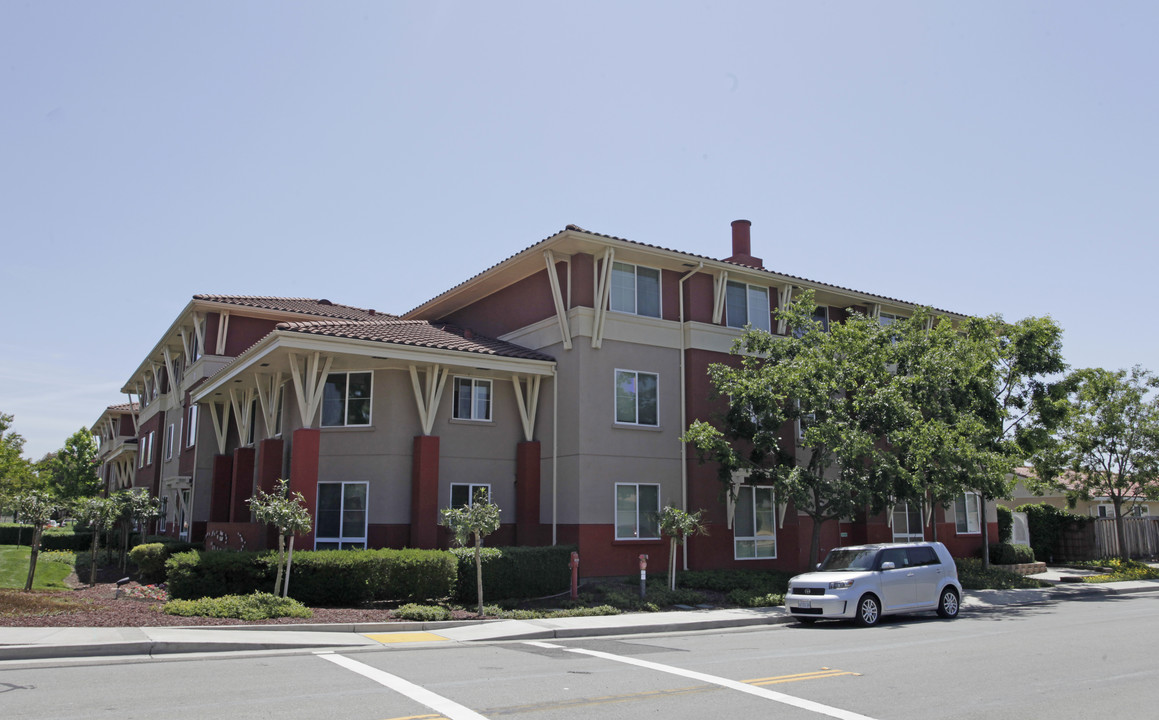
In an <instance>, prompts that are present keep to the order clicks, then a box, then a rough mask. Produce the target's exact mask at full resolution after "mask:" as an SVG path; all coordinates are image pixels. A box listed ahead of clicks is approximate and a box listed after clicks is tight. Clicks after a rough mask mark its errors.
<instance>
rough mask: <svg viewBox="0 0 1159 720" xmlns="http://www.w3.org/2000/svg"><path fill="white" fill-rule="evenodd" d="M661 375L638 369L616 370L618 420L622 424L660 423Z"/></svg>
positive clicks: (653, 424)
mask: <svg viewBox="0 0 1159 720" xmlns="http://www.w3.org/2000/svg"><path fill="white" fill-rule="evenodd" d="M659 392H660V376H659V375H657V374H656V373H649V372H639V371H636V370H616V422H617V423H619V424H621V425H647V426H651V427H656V426H658V425H659V424H660V414H659V406H660V398H659Z"/></svg>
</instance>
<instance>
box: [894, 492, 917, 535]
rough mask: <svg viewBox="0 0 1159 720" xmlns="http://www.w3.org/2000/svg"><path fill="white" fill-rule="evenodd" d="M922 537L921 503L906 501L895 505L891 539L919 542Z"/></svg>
mask: <svg viewBox="0 0 1159 720" xmlns="http://www.w3.org/2000/svg"><path fill="white" fill-rule="evenodd" d="M924 539H925V534H924V531H923V529H922V507H921V505H920V504H916V503H908V502H904V503H898V504H897V505H895V506H894V507H893V541H894V542H921V541H922V540H924Z"/></svg>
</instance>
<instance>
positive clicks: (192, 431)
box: [185, 405, 198, 448]
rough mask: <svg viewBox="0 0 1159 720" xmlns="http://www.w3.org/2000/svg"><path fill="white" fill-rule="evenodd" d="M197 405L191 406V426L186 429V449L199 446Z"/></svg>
mask: <svg viewBox="0 0 1159 720" xmlns="http://www.w3.org/2000/svg"><path fill="white" fill-rule="evenodd" d="M197 407H198V406H197V405H190V406H189V425H188V427H186V438H185V447H187V448H191V447H193V446H194V445H196V444H197Z"/></svg>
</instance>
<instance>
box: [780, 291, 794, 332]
mask: <svg viewBox="0 0 1159 720" xmlns="http://www.w3.org/2000/svg"><path fill="white" fill-rule="evenodd" d="M791 302H793V286H792V285H783V286H781V287H779V288H777V311H778V312H780V311H782V310H784V309H785V308H786V307H788V306H789V303H791ZM788 326H789V321H788V320H785V319H784V318H778V319H777V334H778V335H784V334H785V330H786V329H788Z"/></svg>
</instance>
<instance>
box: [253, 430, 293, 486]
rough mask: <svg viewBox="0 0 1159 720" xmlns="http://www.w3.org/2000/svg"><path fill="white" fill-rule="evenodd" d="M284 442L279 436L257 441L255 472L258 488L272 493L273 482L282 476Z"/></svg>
mask: <svg viewBox="0 0 1159 720" xmlns="http://www.w3.org/2000/svg"><path fill="white" fill-rule="evenodd" d="M285 446H286V443H285V442H283V441H282V439H281V438H270V439H268V440H262V441H261V442H260V443H258V459H257V472H256V474H255V478H256V480H257V485H258V489H259V490H264V491H265V492H268V493H272V492H273V491H274V484H275V482H276V481H277V480H278V478H280V477H282V454H283V451H284V450H285Z"/></svg>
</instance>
